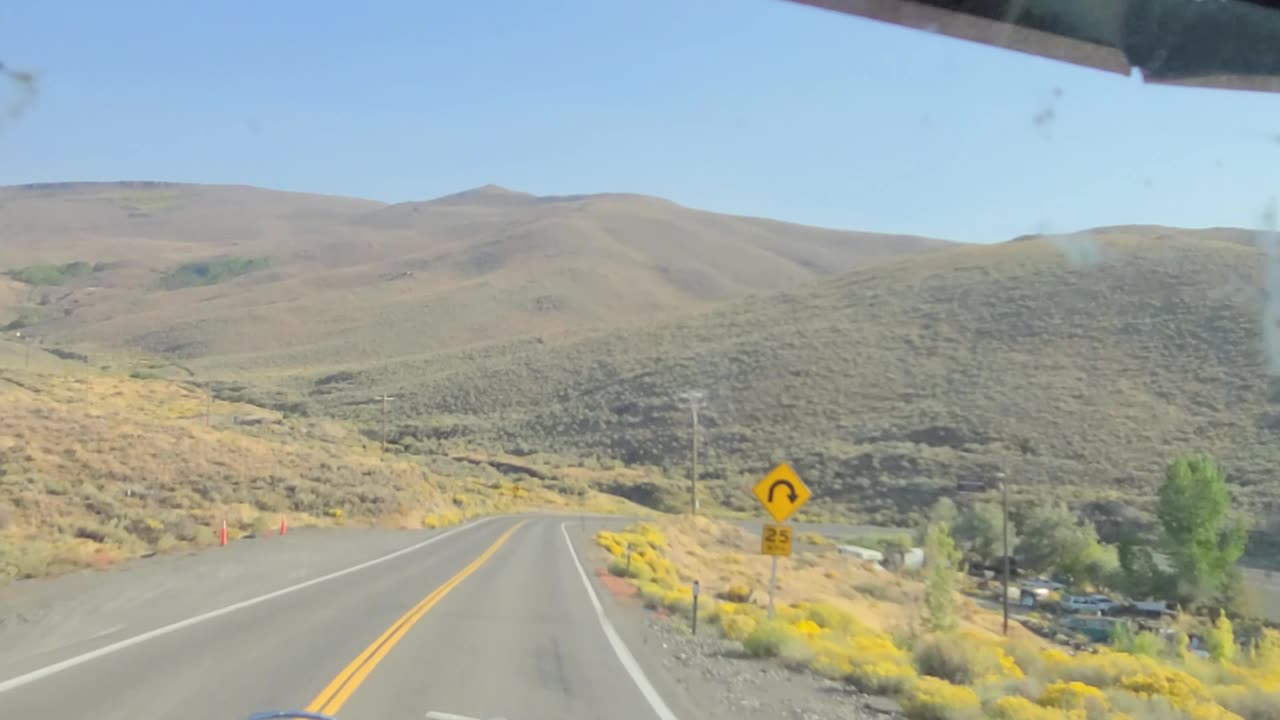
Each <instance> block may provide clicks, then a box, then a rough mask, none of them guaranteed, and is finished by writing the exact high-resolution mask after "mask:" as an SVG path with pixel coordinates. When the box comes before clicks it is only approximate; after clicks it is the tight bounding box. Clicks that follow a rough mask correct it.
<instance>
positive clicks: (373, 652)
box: [307, 522, 524, 715]
mask: <svg viewBox="0 0 1280 720" xmlns="http://www.w3.org/2000/svg"><path fill="white" fill-rule="evenodd" d="M522 525H524V523H523V522H520V523H517V524H516V525H515V526H513V527H512V528H511V529H510V530H507V531H506V532H505V533H503V534H502V535H501V537H499V538H498V539H497V540H496V541H495V542H494V543H493V544H492V545H490V546H489V549H488V550H485V551H484V552H483V553H481V554H480V557H477V558H476V559H475V560H472V561H471V564H470V565H468V566H466V567H464V568H462V570H461V571H460V572H459V573H458V574H457V575H454V576H453V577H451V578H449V580H448V582H446V583H445V584H443V585H441V586H440V587H438V588H436V589H435V590H433V591H432V592H431V594H430V595H427V596H426V597H425V598H423V599H422V601H421V602H419V603H418V604H417V605H414V606H413V607H412V608H410V609H409V612H407V613H405V614H404V615H402V616H401V617H400V619H399V620H396V621H395V622H394V623H392V625H391V627H389V628H387V630H386V632H384V633H382V635H380V636H378V639H377V640H374V641H373V644H372V645H370V646H369V647H367V648H365V649H364V651H363V652H361V653H360V654H359V655H357V656H356V659H355V660H352V661H351V664H350V665H348V666H346V667H345V668H343V669H342V672H340V673H338V676H337V677H335V678H334V679H333V681H332V682H330V683H329V684H328V685H327V686H326V687H325V689H324V690H321V691H320V694H319V695H317V696H316V698H315V699H314V700H312V701H311V704H310V705H308V706H307V712H313V713H322V714H325V715H336V714H337V713H338V710H340V709H342V706H343V705H344V704H346V702H347V700H348V699H350V697H351V694H352V693H354V692H355V691H356V689H357V688H359V687H360V684H361V683H363V682H364V680H365V678H367V677H368V676H369V673H371V672H373V669H374V668H375V667H377V666H378V663H380V662H382V658H384V657H386V656H387V653H389V652H391V648H393V647H395V646H396V643H398V642H400V640H401V638H403V637H404V636H405V634H406V633H408V632H409V630H410V628H412V627H413V626H414V624H415V623H417V622H418V621H419V620H421V619H422V616H423V615H426V614H427V611H428V610H430V609H431V608H433V607H435V605H436V603H438V602H440V601H441V600H442V599H444V596H445V595H448V594H449V592H450V591H451V590H453V589H454V588H455V587H457V586H458V585H459V584H461V583H462V581H463V580H466V579H467V578H468V577H469V576H470V575H471V574H472V573H474V572H475V571H476V570H479V569H480V566H481V565H484V564H485V563H486V562H488V560H489V558H491V557H493V554H494V553H496V552H498V548H500V547H502V545H503V544H504V543H505V542H506V541H507V540H508V539H509V538H510V537H511V536H512V535H513V534H514V533H515V531H516V530H519V529H520V527H521V526H522Z"/></svg>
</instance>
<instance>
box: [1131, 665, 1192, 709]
mask: <svg viewBox="0 0 1280 720" xmlns="http://www.w3.org/2000/svg"><path fill="white" fill-rule="evenodd" d="M1118 687H1119V688H1120V689H1122V690H1126V691H1128V692H1131V693H1133V694H1134V695H1159V696H1160V697H1164V698H1168V700H1169V701H1170V702H1172V703H1173V704H1174V705H1175V706H1176V707H1180V708H1183V709H1188V708H1190V707H1192V706H1193V705H1194V704H1196V703H1197V702H1200V701H1205V700H1209V695H1208V693H1207V692H1206V691H1205V688H1204V685H1201V684H1200V681H1199V680H1196V679H1195V678H1193V677H1191V676H1190V675H1188V674H1187V673H1184V672H1182V671H1181V670H1173V669H1171V668H1153V669H1151V670H1150V671H1148V672H1146V673H1143V674H1141V675H1128V676H1125V677H1123V678H1121V679H1120V682H1119V684H1118Z"/></svg>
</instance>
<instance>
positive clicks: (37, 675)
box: [0, 517, 495, 693]
mask: <svg viewBox="0 0 1280 720" xmlns="http://www.w3.org/2000/svg"><path fill="white" fill-rule="evenodd" d="M493 519H495V518H494V517H486V518H481V519H479V520H476V521H473V522H470V523H467V524H465V525H460V526H458V527H456V528H453V529H451V530H446V531H445V532H442V533H440V534H439V535H434V536H432V537H430V538H427V539H426V540H423V541H422V542H420V543H416V544H414V545H410V546H409V547H406V548H401V549H399V550H396V551H395V552H392V553H388V554H386V555H383V556H382V557H377V558H374V559H372V560H367V561H365V562H362V563H360V564H358V565H352V566H351V567H349V568H345V569H343V570H338V571H337V572H331V573H329V574H328V575H321V576H320V577H318V578H312V579H311V580H307V581H306V582H301V583H298V584H297V585H290V586H289V587H286V588H281V589H280V590H276V591H274V592H269V593H267V594H266V595H259V596H258V597H254V598H249V599H248V600H241V601H240V602H238V603H234V604H232V605H227V606H226V607H221V608H218V609H217V610H210V611H209V612H206V613H201V614H200V615H196V616H194V617H189V618H187V619H186V620H179V621H178V622H175V623H170V624H169V625H164V626H162V627H158V628H156V629H154V630H148V631H147V632H144V633H142V634H140V635H134V636H133V637H131V638H126V639H124V640H121V641H119V642H115V643H112V644H110V645H105V646H103V647H100V648H98V649H97V650H91V651H89V652H87V653H84V654H83V655H77V656H75V657H71V658H67V659H66V660H63V661H61V662H56V663H54V664H52V665H46V666H45V667H42V668H39V669H37V670H32V671H31V672H29V673H26V674H23V675H19V676H17V677H12V678H9V679H8V680H5V681H4V682H0V693H6V692H9V691H10V690H13V689H15V688H19V687H22V686H23V685H28V684H30V683H33V682H35V681H37V680H43V679H44V678H47V677H49V676H50V675H54V674H57V673H60V672H62V671H63V670H69V669H71V668H73V667H75V666H77V665H83V664H84V663H87V662H89V661H90V660H97V659H98V658H100V657H103V656H105V655H110V654H112V653H115V652H119V651H121V650H124V649H125V648H128V647H133V646H134V645H138V644H140V643H144V642H146V641H148V640H152V639H155V638H158V637H160V636H162V635H168V634H169V633H173V632H177V631H178V630H182V629H184V628H189V627H191V626H192V625H198V624H200V623H202V622H205V621H207V620H212V619H214V618H217V617H222V616H223V615H228V614H230V613H233V612H236V611H237V610H243V609H245V608H247V607H252V606H254V605H257V604H259V603H264V602H266V601H268V600H273V599H275V598H278V597H280V596H281V595H288V594H289V593H292V592H297V591H298V590H302V589H305V588H309V587H311V586H312V585H319V584H320V583H322V582H327V581H329V580H334V579H336V578H340V577H342V576H344V575H349V574H351V573H353V572H357V571H360V570H364V569H365V568H370V567H373V566H374V565H379V564H381V563H384V562H387V561H388V560H391V559H394V558H398V557H400V556H401V555H407V554H409V553H411V552H413V551H415V550H421V549H422V548H424V547H426V546H428V545H430V544H432V543H434V542H437V541H439V540H443V539H445V538H447V537H449V536H450V535H453V534H455V533H459V532H462V531H463V530H469V529H471V528H473V527H477V526H479V525H482V524H484V523H487V522H489V521H490V520H493Z"/></svg>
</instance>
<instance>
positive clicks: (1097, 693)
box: [1039, 682, 1106, 710]
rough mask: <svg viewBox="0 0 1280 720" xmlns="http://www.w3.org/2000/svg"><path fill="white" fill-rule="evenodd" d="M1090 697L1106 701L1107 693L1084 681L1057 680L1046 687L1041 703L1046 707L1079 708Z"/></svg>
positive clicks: (1041, 696)
mask: <svg viewBox="0 0 1280 720" xmlns="http://www.w3.org/2000/svg"><path fill="white" fill-rule="evenodd" d="M1090 699H1095V700H1098V701H1102V702H1105V701H1106V695H1104V694H1103V692H1102V691H1101V690H1099V689H1098V688H1096V687H1094V686H1092V685H1085V684H1084V683H1082V682H1055V683H1050V684H1049V685H1048V686H1047V687H1046V688H1045V689H1044V693H1043V694H1041V695H1040V699H1039V703H1040V704H1041V705H1044V706H1045V707H1053V708H1060V709H1063V710H1077V709H1081V708H1083V707H1084V706H1085V704H1086V703H1087V702H1088V701H1089V700H1090Z"/></svg>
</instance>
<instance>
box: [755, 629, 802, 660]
mask: <svg viewBox="0 0 1280 720" xmlns="http://www.w3.org/2000/svg"><path fill="white" fill-rule="evenodd" d="M803 643H804V637H803V636H802V635H800V633H799V632H797V631H796V629H795V628H794V627H792V626H791V625H790V624H788V623H786V622H784V621H782V620H769V621H766V622H764V623H761V624H760V625H759V626H757V627H756V629H755V630H753V631H752V632H751V634H750V635H748V636H747V637H746V639H744V640H743V641H742V647H743V648H744V649H745V650H746V651H747V654H748V655H751V656H752V657H777V656H779V655H781V654H782V653H783V652H784V650H786V649H787V648H788V646H792V645H795V644H803Z"/></svg>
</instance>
